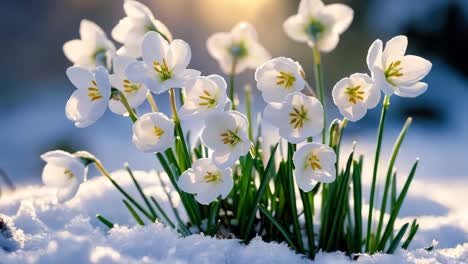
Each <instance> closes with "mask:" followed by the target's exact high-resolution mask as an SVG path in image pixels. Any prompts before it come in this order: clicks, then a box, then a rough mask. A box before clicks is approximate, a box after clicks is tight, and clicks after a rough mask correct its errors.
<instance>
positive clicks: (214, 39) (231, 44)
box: [206, 22, 271, 74]
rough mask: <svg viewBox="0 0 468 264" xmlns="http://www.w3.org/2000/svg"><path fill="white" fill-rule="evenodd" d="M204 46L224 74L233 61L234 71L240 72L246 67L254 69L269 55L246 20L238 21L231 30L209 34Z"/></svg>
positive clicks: (230, 68) (228, 71)
mask: <svg viewBox="0 0 468 264" xmlns="http://www.w3.org/2000/svg"><path fill="white" fill-rule="evenodd" d="M206 46H207V48H208V52H209V53H210V55H211V56H212V57H213V58H215V59H216V60H217V61H218V63H219V64H220V66H221V69H222V70H223V72H224V73H226V74H230V73H231V71H232V68H233V63H234V65H235V73H240V72H242V71H244V70H245V69H247V68H251V69H255V68H256V67H258V66H259V65H260V64H262V63H263V62H265V61H266V60H268V59H270V57H271V56H270V53H268V51H267V50H266V49H265V48H264V47H263V46H262V45H261V44H260V43H259V42H258V37H257V31H255V28H254V27H253V26H252V25H251V24H249V23H247V22H241V23H238V24H237V25H235V26H234V28H233V29H232V30H231V32H220V33H215V34H213V35H211V36H210V37H209V38H208V40H207V42H206Z"/></svg>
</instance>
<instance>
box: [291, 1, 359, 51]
mask: <svg viewBox="0 0 468 264" xmlns="http://www.w3.org/2000/svg"><path fill="white" fill-rule="evenodd" d="M353 16H354V12H353V10H352V9H351V8H350V7H349V6H347V5H343V4H330V5H325V4H324V3H323V2H322V0H301V2H300V4H299V10H298V12H297V14H296V15H293V16H290V17H289V18H288V19H287V20H286V21H285V22H284V24H283V29H284V31H285V32H286V34H287V35H288V36H289V37H290V38H292V39H293V40H295V41H298V42H307V44H308V45H309V46H310V47H314V46H315V45H317V48H318V49H319V50H320V51H322V52H330V51H332V50H333V49H335V47H336V45H337V44H338V41H339V40H340V35H341V34H342V33H343V32H344V31H346V29H348V27H349V25H351V22H352V21H353Z"/></svg>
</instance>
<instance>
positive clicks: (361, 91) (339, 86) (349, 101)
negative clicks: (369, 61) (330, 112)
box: [332, 73, 380, 122]
mask: <svg viewBox="0 0 468 264" xmlns="http://www.w3.org/2000/svg"><path fill="white" fill-rule="evenodd" d="M332 95H333V102H335V104H336V106H338V108H339V109H340V112H341V114H342V115H343V116H344V117H346V118H347V119H349V120H351V121H354V122H356V121H358V120H359V119H361V118H363V117H364V115H366V112H367V109H372V108H374V107H376V106H377V104H378V103H379V101H380V90H379V88H377V87H376V86H375V85H374V82H373V81H372V79H371V78H370V77H369V75H367V74H363V73H355V74H353V75H351V76H349V78H348V77H347V78H343V79H341V80H340V81H339V82H337V83H336V84H335V87H333V92H332Z"/></svg>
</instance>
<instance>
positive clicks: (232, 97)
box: [229, 59, 237, 110]
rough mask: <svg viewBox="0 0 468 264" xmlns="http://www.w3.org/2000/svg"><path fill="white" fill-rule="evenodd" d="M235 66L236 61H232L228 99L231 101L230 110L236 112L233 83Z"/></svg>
mask: <svg viewBox="0 0 468 264" xmlns="http://www.w3.org/2000/svg"><path fill="white" fill-rule="evenodd" d="M236 66H237V61H236V59H233V61H232V66H231V73H230V74H229V99H231V102H232V110H236V103H235V101H234V90H235V86H234V81H235V78H236Z"/></svg>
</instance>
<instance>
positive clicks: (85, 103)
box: [65, 66, 111, 127]
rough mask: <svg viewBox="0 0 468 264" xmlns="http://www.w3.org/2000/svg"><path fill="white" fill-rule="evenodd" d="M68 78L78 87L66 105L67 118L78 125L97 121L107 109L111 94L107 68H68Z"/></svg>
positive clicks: (87, 124) (83, 125) (85, 125)
mask: <svg viewBox="0 0 468 264" xmlns="http://www.w3.org/2000/svg"><path fill="white" fill-rule="evenodd" d="M67 76H68V79H70V81H71V82H72V84H73V85H74V86H75V87H76V88H77V89H76V91H75V92H73V94H72V95H71V97H70V99H68V102H67V105H66V107H65V112H66V115H67V118H68V119H70V120H71V121H73V122H75V126H77V127H87V126H90V125H91V124H93V123H94V122H96V121H97V120H98V119H99V118H100V117H101V116H102V115H103V114H104V112H105V111H106V108H107V103H108V102H109V97H110V94H111V86H110V82H109V75H108V73H107V70H106V69H105V68H104V67H102V66H99V67H97V68H96V69H95V70H88V69H84V68H80V67H76V66H73V67H70V68H68V69H67Z"/></svg>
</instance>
